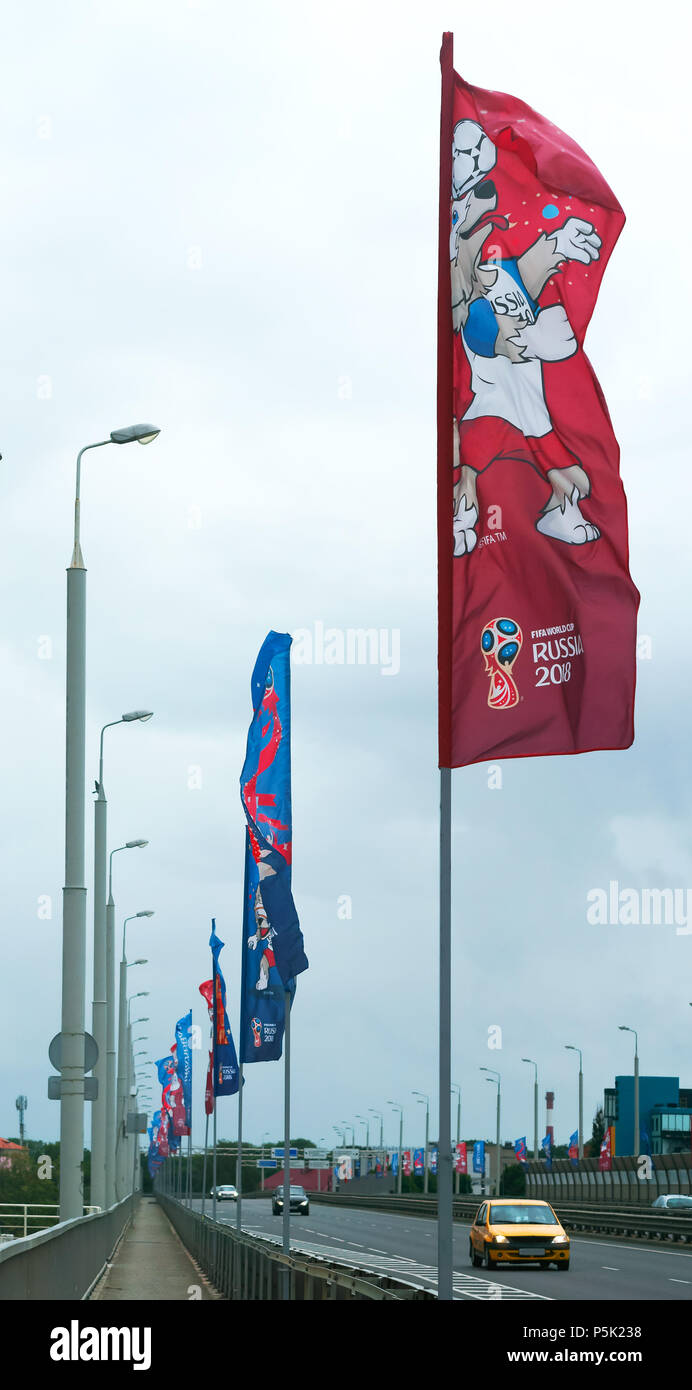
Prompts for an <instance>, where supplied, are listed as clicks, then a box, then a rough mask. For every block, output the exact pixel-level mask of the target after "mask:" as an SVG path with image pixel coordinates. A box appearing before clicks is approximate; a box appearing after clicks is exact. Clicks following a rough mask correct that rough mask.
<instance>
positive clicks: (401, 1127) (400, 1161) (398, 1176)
mask: <svg viewBox="0 0 692 1390" xmlns="http://www.w3.org/2000/svg"><path fill="white" fill-rule="evenodd" d="M387 1105H391V1107H392V1110H398V1111H399V1159H398V1162H397V1165H396V1167H397V1173H396V1190H397V1192H398V1194H399V1196H401V1178H402V1168H403V1162H404V1159H403V1148H404V1107H403V1105H399V1103H398V1101H396V1100H388V1101H387Z"/></svg>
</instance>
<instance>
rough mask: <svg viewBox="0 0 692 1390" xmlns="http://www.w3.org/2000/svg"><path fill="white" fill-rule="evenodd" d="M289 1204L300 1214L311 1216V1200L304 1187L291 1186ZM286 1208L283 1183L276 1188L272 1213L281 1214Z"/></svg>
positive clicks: (292, 1209)
mask: <svg viewBox="0 0 692 1390" xmlns="http://www.w3.org/2000/svg"><path fill="white" fill-rule="evenodd" d="M288 1191H289V1204H290V1208H291V1211H297V1212H298V1213H299V1215H300V1216H309V1214H310V1202H309V1201H308V1197H307V1194H306V1192H305V1188H304V1187H289V1189H288ZM283 1209H284V1189H283V1185H282V1186H281V1187H277V1188H275V1189H274V1194H273V1196H272V1215H273V1216H281V1215H282V1214H283Z"/></svg>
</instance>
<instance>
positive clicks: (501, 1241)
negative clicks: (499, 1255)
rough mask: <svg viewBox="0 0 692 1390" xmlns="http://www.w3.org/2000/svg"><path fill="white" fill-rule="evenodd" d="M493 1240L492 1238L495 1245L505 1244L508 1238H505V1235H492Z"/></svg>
mask: <svg viewBox="0 0 692 1390" xmlns="http://www.w3.org/2000/svg"><path fill="white" fill-rule="evenodd" d="M493 1240H494V1242H495V1244H496V1245H507V1244H508V1240H507V1237H506V1236H493Z"/></svg>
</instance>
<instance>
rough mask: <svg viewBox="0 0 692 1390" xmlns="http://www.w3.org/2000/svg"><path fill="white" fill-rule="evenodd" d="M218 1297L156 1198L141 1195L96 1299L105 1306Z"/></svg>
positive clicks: (99, 1286)
mask: <svg viewBox="0 0 692 1390" xmlns="http://www.w3.org/2000/svg"><path fill="white" fill-rule="evenodd" d="M219 1297H220V1294H218V1293H217V1292H216V1290H215V1289H213V1288H212V1286H211V1285H210V1283H209V1281H208V1279H206V1277H205V1276H204V1275H203V1274H202V1272H201V1270H199V1269H198V1268H197V1265H196V1264H195V1263H194V1261H193V1259H192V1257H191V1256H190V1255H188V1253H187V1250H186V1249H185V1246H184V1245H183V1244H182V1241H181V1240H180V1239H179V1237H178V1235H177V1234H176V1232H175V1231H174V1230H173V1227H172V1226H171V1224H170V1221H169V1220H168V1218H167V1217H166V1216H164V1213H163V1212H162V1210H161V1208H160V1206H159V1204H158V1202H157V1201H155V1200H154V1198H152V1197H142V1199H141V1201H140V1202H139V1204H138V1206H137V1212H136V1215H135V1218H134V1220H133V1222H132V1224H131V1225H130V1226H129V1228H128V1230H127V1232H126V1234H125V1236H124V1238H123V1240H122V1241H121V1242H120V1245H119V1246H118V1248H117V1250H116V1253H115V1256H114V1258H113V1261H112V1263H111V1264H109V1266H108V1268H107V1269H106V1272H105V1274H104V1275H103V1277H102V1278H101V1279H100V1280H99V1282H98V1284H97V1286H96V1288H95V1289H94V1291H93V1293H92V1295H91V1298H92V1299H94V1300H101V1301H103V1302H108V1301H109V1300H125V1299H134V1300H135V1301H142V1302H144V1301H148V1302H152V1301H153V1302H159V1301H160V1302H165V1301H166V1300H168V1301H171V1300H174V1301H178V1302H185V1303H186V1302H190V1301H194V1300H198V1299H217V1298H219Z"/></svg>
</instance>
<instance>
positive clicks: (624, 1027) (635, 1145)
mask: <svg viewBox="0 0 692 1390" xmlns="http://www.w3.org/2000/svg"><path fill="white" fill-rule="evenodd" d="M618 1026H619V1029H620V1032H621V1033H634V1137H633V1140H632V1153H633V1154H634V1156H635V1158H636V1157H638V1155H639V1143H640V1138H641V1135H640V1133H639V1037H638V1035H637V1030H636V1028H628V1027H627V1025H626V1024H625V1023H620V1024H619V1025H618Z"/></svg>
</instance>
